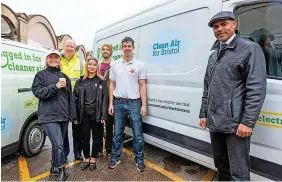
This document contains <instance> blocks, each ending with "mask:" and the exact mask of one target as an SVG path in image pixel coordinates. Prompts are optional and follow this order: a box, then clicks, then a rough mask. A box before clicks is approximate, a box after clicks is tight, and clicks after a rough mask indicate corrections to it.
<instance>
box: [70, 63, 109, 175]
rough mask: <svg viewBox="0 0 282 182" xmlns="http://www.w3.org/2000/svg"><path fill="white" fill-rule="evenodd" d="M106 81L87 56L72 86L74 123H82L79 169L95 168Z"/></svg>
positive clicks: (102, 120)
mask: <svg viewBox="0 0 282 182" xmlns="http://www.w3.org/2000/svg"><path fill="white" fill-rule="evenodd" d="M106 92H107V83H106V81H104V79H103V77H102V76H101V74H100V70H99V63H98V60H97V59H96V58H88V59H87V61H86V69H85V73H84V76H83V77H81V78H80V79H79V80H78V81H76V84H75V86H74V98H75V105H76V112H77V118H78V120H77V121H75V124H81V125H82V127H81V128H82V146H83V154H84V162H83V163H82V164H81V169H82V170H85V169H86V168H88V167H89V169H90V170H94V169H96V168H97V165H96V158H97V156H98V152H99V148H100V145H101V144H100V140H99V138H101V137H102V136H99V135H101V132H99V131H100V130H101V127H102V126H103V125H101V124H100V123H104V122H105V120H106V119H107V110H108V96H107V93H106ZM91 131H92V140H93V142H92V152H91V154H90V136H91Z"/></svg>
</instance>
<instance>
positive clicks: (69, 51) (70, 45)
mask: <svg viewBox="0 0 282 182" xmlns="http://www.w3.org/2000/svg"><path fill="white" fill-rule="evenodd" d="M75 47H76V45H75V42H74V41H73V40H72V39H68V40H66V41H65V42H64V55H65V58H67V59H71V58H72V57H73V56H74V53H75Z"/></svg>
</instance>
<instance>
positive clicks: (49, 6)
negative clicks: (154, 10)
mask: <svg viewBox="0 0 282 182" xmlns="http://www.w3.org/2000/svg"><path fill="white" fill-rule="evenodd" d="M164 1H165V0H2V1H1V2H2V3H4V4H6V5H8V6H9V7H10V8H11V9H12V10H13V11H14V12H16V13H17V12H24V13H26V14H27V15H30V14H41V15H43V16H45V17H46V18H47V19H48V20H49V22H50V23H51V24H52V26H53V28H54V30H55V33H56V35H57V36H59V35H61V34H69V35H70V36H71V37H72V38H73V39H74V41H75V42H76V43H77V44H81V45H84V47H85V49H86V50H87V51H89V50H92V48H93V40H94V35H95V32H96V30H98V29H100V28H103V27H105V26H107V25H109V24H111V23H114V22H116V21H119V20H121V19H123V18H126V17H127V16H130V15H133V14H135V13H138V12H139V11H142V10H144V9H147V8H148V7H150V6H152V5H155V4H158V3H161V2H164Z"/></svg>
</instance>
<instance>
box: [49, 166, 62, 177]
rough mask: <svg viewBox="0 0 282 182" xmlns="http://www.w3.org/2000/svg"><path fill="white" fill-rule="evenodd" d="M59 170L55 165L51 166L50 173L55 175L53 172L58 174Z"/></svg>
mask: <svg viewBox="0 0 282 182" xmlns="http://www.w3.org/2000/svg"><path fill="white" fill-rule="evenodd" d="M59 173H60V171H59V169H58V168H56V167H55V166H51V169H50V175H55V174H59Z"/></svg>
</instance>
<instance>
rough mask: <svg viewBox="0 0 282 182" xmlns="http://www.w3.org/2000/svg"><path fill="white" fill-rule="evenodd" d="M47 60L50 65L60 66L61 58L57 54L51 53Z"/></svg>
mask: <svg viewBox="0 0 282 182" xmlns="http://www.w3.org/2000/svg"><path fill="white" fill-rule="evenodd" d="M46 62H47V65H48V66H49V67H55V68H58V67H59V66H60V63H61V59H60V56H58V55H57V54H50V55H49V56H47V58H46Z"/></svg>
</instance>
